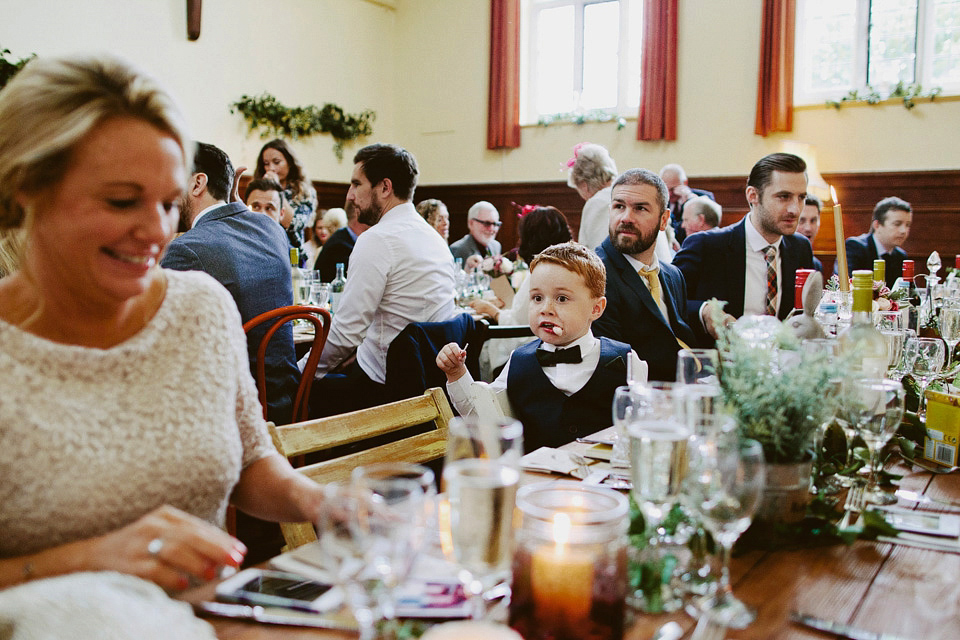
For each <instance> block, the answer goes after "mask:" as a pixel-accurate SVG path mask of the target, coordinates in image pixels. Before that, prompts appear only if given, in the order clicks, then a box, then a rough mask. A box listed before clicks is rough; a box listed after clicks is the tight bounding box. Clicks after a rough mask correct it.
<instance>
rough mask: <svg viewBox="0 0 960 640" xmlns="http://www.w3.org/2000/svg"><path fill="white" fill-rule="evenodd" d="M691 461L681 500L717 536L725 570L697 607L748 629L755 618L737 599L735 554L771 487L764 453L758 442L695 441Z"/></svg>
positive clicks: (692, 446) (725, 438) (691, 447)
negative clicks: (732, 556)
mask: <svg viewBox="0 0 960 640" xmlns="http://www.w3.org/2000/svg"><path fill="white" fill-rule="evenodd" d="M687 460H688V462H689V467H688V470H687V473H686V476H685V478H684V481H683V493H682V500H683V502H684V504H686V505H687V506H688V507H690V508H691V509H693V510H694V511H695V512H696V513H698V514H699V515H700V517H701V518H702V520H703V523H704V525H705V526H706V527H707V528H708V529H710V531H711V532H712V533H713V537H714V540H716V542H717V544H718V546H719V560H720V566H721V572H720V580H719V582H718V584H717V588H716V591H715V592H714V593H713V594H712V595H710V596H707V597H706V598H704V599H702V600H701V601H699V602H698V608H699V609H700V610H701V611H703V612H704V614H705V615H709V616H710V617H711V618H712V619H714V620H717V621H718V622H720V623H722V624H723V625H724V626H726V627H730V628H734V629H743V628H745V627H746V626H747V625H749V624H750V623H751V622H753V620H754V619H755V618H756V614H755V613H754V612H753V611H751V610H750V609H749V608H748V607H747V605H745V604H744V603H743V602H741V601H740V600H738V599H737V598H736V597H735V596H734V595H733V587H732V586H731V585H730V550H731V549H732V548H733V544H734V543H735V542H736V541H737V539H738V538H739V537H740V535H741V534H742V533H743V532H744V531H746V530H747V528H748V527H749V526H750V521H751V519H752V518H753V514H754V512H755V511H756V510H757V507H758V506H759V504H760V498H761V495H762V493H763V487H764V485H765V483H766V473H765V467H764V457H763V448H762V447H761V446H760V443H759V442H757V441H755V440H744V441H742V442H736V441H735V440H734V439H733V438H731V437H721V438H696V439H694V440H693V441H692V442H691V446H690V447H689V453H688V455H687Z"/></svg>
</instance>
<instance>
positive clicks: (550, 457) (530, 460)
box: [520, 447, 583, 475]
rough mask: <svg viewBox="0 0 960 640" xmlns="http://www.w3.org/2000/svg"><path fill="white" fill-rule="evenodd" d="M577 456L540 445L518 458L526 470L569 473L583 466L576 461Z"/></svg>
mask: <svg viewBox="0 0 960 640" xmlns="http://www.w3.org/2000/svg"><path fill="white" fill-rule="evenodd" d="M578 458H579V456H576V455H575V454H571V453H570V452H568V451H564V450H563V449H552V448H550V447H540V448H539V449H537V450H536V451H531V452H530V453H528V454H527V455H525V456H523V457H522V458H520V465H521V466H522V467H523V468H524V469H526V470H527V471H538V472H540V473H562V474H564V475H571V474H572V473H573V472H574V471H575V470H576V469H579V468H580V467H581V466H583V465H581V464H579V462H578V461H577V459H578Z"/></svg>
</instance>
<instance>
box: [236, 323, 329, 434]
mask: <svg viewBox="0 0 960 640" xmlns="http://www.w3.org/2000/svg"><path fill="white" fill-rule="evenodd" d="M271 320H272V321H273V322H272V324H270V326H269V327H267V331H266V333H264V334H263V337H262V338H261V339H260V346H259V347H258V348H257V370H256V374H255V378H256V381H257V392H258V394H259V396H260V404H261V405H263V417H264V418H266V417H267V385H266V373H265V371H264V369H265V363H264V359H265V358H266V353H267V345H268V344H269V343H270V339H271V338H272V337H273V334H275V333H276V332H277V330H279V329H280V327H282V326H283V325H284V324H286V323H287V322H292V321H293V320H306V321H308V322H311V323H313V344H312V345H311V346H310V357H309V358H307V364H306V366H305V367H304V369H303V373H302V374H301V376H300V386H298V387H297V395H296V397H295V398H294V401H293V411H292V412H291V414H290V415H291V419H292V420H295V421H296V420H306V419H307V417H308V415H307V414H308V409H309V404H310V388H311V387H312V386H313V376H314V374H315V373H316V371H317V364H318V363H319V362H320V354H321V353H323V345H325V344H326V342H327V334H328V333H329V332H330V322H331V319H330V312H329V311H327V310H326V309H321V308H320V307H310V306H305V305H293V306H290V307H280V308H279V309H273V310H272V311H266V312H264V313H261V314H260V315H258V316H256V317H255V318H251V319H250V320H248V321H247V322H246V323H245V324H244V325H243V330H244V332H246V333H249V332H250V330H251V329H253V328H254V327H258V326H260V325H261V324H263V323H265V322H269V321H271Z"/></svg>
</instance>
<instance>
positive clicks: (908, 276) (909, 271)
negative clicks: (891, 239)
mask: <svg viewBox="0 0 960 640" xmlns="http://www.w3.org/2000/svg"><path fill="white" fill-rule="evenodd" d="M914 269H915V267H914V265H913V260H904V261H903V279H904V280H913V274H914V273H916V272H915V270H914Z"/></svg>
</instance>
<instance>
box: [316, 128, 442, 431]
mask: <svg viewBox="0 0 960 640" xmlns="http://www.w3.org/2000/svg"><path fill="white" fill-rule="evenodd" d="M353 162H354V166H353V174H352V175H351V177H350V189H349V191H348V192H347V204H348V206H352V207H354V208H355V209H356V212H357V221H358V222H360V223H362V224H365V225H368V226H369V229H367V230H366V231H364V232H363V234H362V235H360V237H358V238H357V243H356V245H354V248H353V252H352V253H351V254H350V274H349V277H348V278H347V284H346V287H345V288H344V290H343V294H342V297H341V298H340V304H339V306H338V308H337V312H336V315H334V317H333V324H332V325H331V327H330V333H329V334H328V336H327V342H326V345H324V348H323V354H322V355H321V356H320V364H319V365H318V366H317V374H316V377H317V378H318V380H317V381H316V384H314V385H313V387H312V388H311V390H310V415H311V417H321V416H328V415H336V414H339V413H344V412H346V411H354V410H356V409H362V408H365V407H372V406H375V405H378V404H382V403H383V402H385V401H386V400H387V392H386V385H385V382H386V362H387V349H388V348H389V347H390V343H391V342H393V339H394V338H396V337H397V334H399V333H400V331H402V330H403V329H404V328H405V327H406V326H407V325H408V324H410V323H411V322H443V321H446V320H450V319H451V318H453V317H454V316H455V315H456V314H457V313H458V311H457V308H456V305H455V304H454V286H455V283H454V264H453V256H452V255H451V254H450V251H449V250H448V249H447V243H446V242H444V240H443V238H441V237H440V234H438V233H437V232H436V230H435V229H434V228H433V227H431V226H430V225H429V224H427V221H426V220H424V219H423V218H422V217H421V216H420V214H419V213H417V210H416V209H415V208H414V206H413V204H412V202H411V200H412V199H413V193H414V189H415V188H416V186H417V174H418V170H417V161H416V160H415V159H414V157H413V155H412V154H410V152H409V151H407V150H406V149H401V148H400V147H397V146H394V145H389V144H372V145H369V146H367V147H364V148H363V149H361V150H360V151H358V152H357V155H356V156H354V158H353ZM354 355H355V356H356V357H355V358H354ZM308 356H309V354H307V356H304V359H303V360H301V363H303V362H305V361H306V358H307V357H308ZM331 372H334V373H342V374H343V376H340V377H335V376H328V375H327V374H328V373H331Z"/></svg>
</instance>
